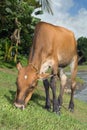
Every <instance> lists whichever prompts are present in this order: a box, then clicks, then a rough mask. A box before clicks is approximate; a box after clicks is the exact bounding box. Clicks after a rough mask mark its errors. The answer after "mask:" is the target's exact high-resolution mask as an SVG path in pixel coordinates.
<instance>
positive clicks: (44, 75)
mask: <svg viewBox="0 0 87 130" xmlns="http://www.w3.org/2000/svg"><path fill="white" fill-rule="evenodd" d="M52 76H53V75H51V74H49V73H42V74H38V80H45V79H47V78H50V77H52Z"/></svg>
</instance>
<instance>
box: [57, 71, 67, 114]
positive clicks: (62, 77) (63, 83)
mask: <svg viewBox="0 0 87 130" xmlns="http://www.w3.org/2000/svg"><path fill="white" fill-rule="evenodd" d="M59 78H60V93H59V96H58V110H59V113H60V109H61V106H62V103H63V93H64V88H65V86H66V83H67V76H66V75H65V74H64V72H63V69H60V71H59Z"/></svg>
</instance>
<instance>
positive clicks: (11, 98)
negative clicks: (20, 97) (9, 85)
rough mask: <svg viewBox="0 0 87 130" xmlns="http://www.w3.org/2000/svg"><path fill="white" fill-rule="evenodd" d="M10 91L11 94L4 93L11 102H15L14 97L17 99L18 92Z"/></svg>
mask: <svg viewBox="0 0 87 130" xmlns="http://www.w3.org/2000/svg"><path fill="white" fill-rule="evenodd" d="M9 93H10V96H8V95H4V97H5V98H6V99H7V101H8V102H9V103H10V104H13V103H14V99H15V94H16V92H15V91H12V90H10V91H9Z"/></svg>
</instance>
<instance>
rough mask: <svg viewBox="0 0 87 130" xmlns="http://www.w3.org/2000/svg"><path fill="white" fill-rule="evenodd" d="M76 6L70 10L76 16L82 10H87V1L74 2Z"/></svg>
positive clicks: (76, 0)
mask: <svg viewBox="0 0 87 130" xmlns="http://www.w3.org/2000/svg"><path fill="white" fill-rule="evenodd" d="M73 1H74V5H73V7H72V8H70V10H69V11H70V13H71V14H72V15H76V14H77V13H78V11H79V10H80V9H81V8H85V9H87V0H73Z"/></svg>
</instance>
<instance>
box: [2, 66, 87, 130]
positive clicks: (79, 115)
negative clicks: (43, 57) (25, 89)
mask: <svg viewBox="0 0 87 130" xmlns="http://www.w3.org/2000/svg"><path fill="white" fill-rule="evenodd" d="M16 77H17V71H16V69H7V68H2V69H0V130H87V103H84V102H81V101H79V100H76V99H75V111H74V113H70V112H69V111H68V109H67V108H68V103H69V96H70V95H68V94H65V95H64V103H63V107H62V111H61V116H58V115H56V114H55V113H53V112H52V110H51V111H50V112H48V111H46V110H45V109H44V104H45V93H44V87H43V84H42V82H39V84H38V87H37V88H36V90H35V92H34V94H33V97H32V99H31V101H30V102H29V103H28V106H27V108H26V109H25V110H24V111H21V110H19V109H16V108H15V107H14V106H13V102H14V98H15V91H16V85H15V81H16Z"/></svg>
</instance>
